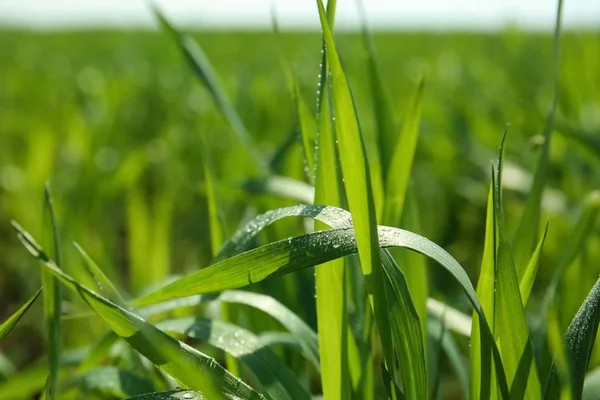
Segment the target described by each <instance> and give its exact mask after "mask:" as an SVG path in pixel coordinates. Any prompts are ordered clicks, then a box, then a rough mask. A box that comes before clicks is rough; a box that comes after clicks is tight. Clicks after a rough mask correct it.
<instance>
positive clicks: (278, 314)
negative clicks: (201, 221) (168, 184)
mask: <svg viewBox="0 0 600 400" xmlns="http://www.w3.org/2000/svg"><path fill="white" fill-rule="evenodd" d="M208 301H221V302H226V303H235V304H243V305H247V306H250V307H253V308H256V309H257V310H261V311H263V312H265V313H266V314H268V315H270V316H271V317H273V318H274V319H275V320H277V321H278V322H279V323H281V325H283V326H284V327H285V328H286V329H287V330H288V331H289V332H290V333H291V334H292V335H293V336H294V338H295V339H296V340H297V341H298V343H299V344H300V346H301V347H302V350H303V354H304V356H305V357H306V358H307V359H308V360H309V361H310V362H311V363H312V364H313V365H314V366H315V368H316V369H317V370H320V365H319V342H318V339H317V334H316V333H315V331H313V330H312V328H311V327H310V326H308V325H307V324H306V323H305V322H304V321H303V320H302V319H301V318H300V317H298V316H297V315H296V314H294V312H293V311H292V310H290V309H289V308H287V307H286V306H284V305H283V304H281V303H280V302H279V301H277V300H276V299H274V298H273V297H271V296H267V295H264V294H259V293H254V292H248V291H243V290H226V291H223V292H221V293H219V294H218V296H213V295H198V296H191V297H186V298H178V299H172V300H167V301H165V302H163V303H157V304H154V305H151V306H148V307H144V308H140V309H138V312H139V314H140V315H141V316H143V317H145V318H151V317H152V316H154V315H156V314H159V313H165V312H169V311H172V310H176V309H179V308H182V307H191V306H195V305H198V304H201V303H204V302H208Z"/></svg>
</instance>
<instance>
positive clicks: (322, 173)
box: [314, 4, 352, 400]
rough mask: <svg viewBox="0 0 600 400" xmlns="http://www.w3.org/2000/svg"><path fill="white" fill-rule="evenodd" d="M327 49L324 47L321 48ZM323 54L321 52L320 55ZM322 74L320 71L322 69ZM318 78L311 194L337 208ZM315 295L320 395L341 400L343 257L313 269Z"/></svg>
mask: <svg viewBox="0 0 600 400" xmlns="http://www.w3.org/2000/svg"><path fill="white" fill-rule="evenodd" d="M330 6H332V7H333V8H332V9H330V10H329V13H328V18H329V21H330V23H333V17H334V13H335V9H334V8H335V4H332V5H330ZM324 51H325V52H327V51H328V50H327V49H324ZM324 56H325V55H324ZM322 73H323V72H322ZM324 74H325V75H324V76H322V77H320V78H321V79H320V81H319V85H322V86H320V90H322V91H323V93H322V95H321V92H319V93H317V96H318V97H320V99H318V100H317V101H319V100H320V103H319V104H320V107H319V108H320V109H319V114H318V123H319V127H318V129H319V131H318V147H317V148H316V150H315V152H316V157H317V158H316V166H315V168H316V171H315V197H314V202H315V203H317V204H328V205H332V206H336V207H341V206H342V202H343V199H344V188H343V186H342V184H341V178H340V175H341V171H340V170H339V168H338V164H337V157H336V150H335V137H334V135H335V133H334V127H332V123H331V110H330V90H328V86H327V85H328V83H327V82H328V80H327V70H325V72H324ZM327 228H328V226H327V225H326V224H324V223H322V222H319V221H315V231H319V230H323V229H327ZM315 287H316V293H315V294H316V296H317V300H316V303H317V326H318V334H319V348H320V349H321V352H320V356H321V382H322V386H323V397H325V398H331V399H334V400H341V399H345V398H349V397H350V389H351V383H352V381H351V379H350V375H349V374H350V368H349V362H348V354H349V351H348V345H349V340H351V339H352V338H351V337H350V336H351V335H349V334H348V332H349V326H348V316H347V311H346V310H347V305H346V304H347V290H346V269H345V268H344V260H343V259H335V260H331V261H329V262H328V263H325V264H323V265H320V266H318V267H317V268H315Z"/></svg>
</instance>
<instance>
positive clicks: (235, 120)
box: [153, 7, 268, 175]
mask: <svg viewBox="0 0 600 400" xmlns="http://www.w3.org/2000/svg"><path fill="white" fill-rule="evenodd" d="M153 10H154V14H155V16H156V18H157V19H158V21H159V22H160V25H161V26H162V28H163V29H164V30H165V31H166V32H167V33H168V34H169V35H170V36H171V37H172V38H173V40H175V42H176V43H177V45H178V46H179V48H180V50H181V51H182V53H183V55H184V56H185V58H186V60H187V61H188V63H189V65H190V67H191V69H192V71H193V72H194V74H195V75H196V76H197V77H198V79H199V80H200V81H201V82H202V83H203V84H204V85H205V86H206V88H207V89H208V91H209V92H210V94H211V95H212V97H213V100H214V101H215V104H216V105H217V107H218V109H219V111H220V112H221V113H222V114H223V115H224V116H225V119H226V120H227V122H228V123H229V125H230V126H231V129H233V132H234V133H235V135H236V136H237V138H238V140H239V141H240V142H241V144H242V145H243V146H244V147H245V148H246V150H248V152H249V154H250V156H251V157H252V159H253V160H254V162H255V164H256V165H257V167H258V168H259V172H260V173H261V174H262V175H266V174H267V172H268V169H267V164H266V163H265V161H264V158H263V157H262V156H261V155H260V152H259V151H258V149H257V147H256V145H255V143H254V141H253V140H252V136H251V135H250V133H249V132H248V130H247V129H246V126H245V125H244V123H243V122H242V119H241V118H240V116H239V115H238V113H237V112H236V111H235V108H234V107H233V105H232V104H231V102H230V101H229V98H228V97H227V95H226V93H225V89H224V88H223V86H222V84H221V82H220V81H219V78H218V76H217V73H216V72H215V70H214V68H213V66H212V65H211V63H210V61H209V60H208V58H207V57H206V55H205V54H204V52H203V51H202V48H201V47H200V46H199V45H198V43H196V42H195V41H194V40H193V39H192V38H191V37H189V36H187V35H184V34H182V33H180V32H179V31H178V30H177V29H176V28H175V27H174V26H173V25H172V24H171V23H170V22H169V20H168V19H167V18H166V17H165V16H164V15H163V14H162V13H161V12H160V11H159V10H158V8H156V7H153Z"/></svg>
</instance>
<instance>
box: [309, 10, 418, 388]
mask: <svg viewBox="0 0 600 400" xmlns="http://www.w3.org/2000/svg"><path fill="white" fill-rule="evenodd" d="M317 4H318V6H319V16H320V19H321V27H322V28H323V35H324V39H325V43H326V48H327V52H326V54H327V61H328V64H329V68H330V71H331V79H332V103H333V114H334V117H335V130H336V135H337V136H336V137H337V140H338V145H337V148H338V152H339V158H340V164H341V169H342V175H343V177H344V186H345V189H346V195H347V198H348V205H349V208H350V212H351V213H352V217H353V221H354V225H355V227H356V231H357V232H358V235H357V237H356V240H357V243H358V248H359V257H360V260H361V267H362V270H363V274H364V275H365V280H366V285H367V291H368V293H369V298H370V300H371V305H372V307H373V310H374V316H375V321H376V325H377V328H378V331H379V338H380V340H381V346H382V350H383V355H384V358H385V362H386V365H387V367H388V368H389V370H390V371H391V373H392V375H393V372H394V370H395V360H394V351H393V346H392V337H391V333H390V322H389V317H388V314H387V310H386V309H387V303H386V297H385V291H384V286H383V273H382V268H381V259H380V255H379V241H378V239H377V221H376V215H377V214H376V211H375V203H374V200H373V194H372V189H371V178H370V171H369V164H368V160H367V155H366V150H365V145H364V142H363V139H362V136H361V133H360V128H359V124H358V119H357V116H356V110H355V107H354V102H353V99H352V94H351V92H350V86H349V84H348V80H347V78H346V75H345V73H344V71H343V69H342V65H341V62H340V59H339V56H338V53H337V49H336V45H335V42H334V39H333V33H332V31H331V29H330V27H329V22H328V21H327V16H326V14H325V9H324V7H323V3H322V2H321V1H320V0H317ZM403 377H404V378H406V381H405V382H404V385H405V388H406V391H407V393H408V397H409V398H413V396H417V397H418V395H419V394H421V393H422V395H425V392H423V386H425V388H426V384H425V382H413V381H412V380H411V379H410V378H412V375H411V374H406V376H403ZM421 397H422V396H421Z"/></svg>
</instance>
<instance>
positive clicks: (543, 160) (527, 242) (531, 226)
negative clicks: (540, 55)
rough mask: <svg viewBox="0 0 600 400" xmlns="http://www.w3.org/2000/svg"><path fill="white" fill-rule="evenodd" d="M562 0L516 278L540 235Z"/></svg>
mask: <svg viewBox="0 0 600 400" xmlns="http://www.w3.org/2000/svg"><path fill="white" fill-rule="evenodd" d="M562 4H563V1H562V0H558V8H557V12H556V24H555V29H554V65H553V75H552V80H553V86H554V96H553V99H552V105H551V106H550V111H549V112H548V116H547V117H546V123H545V125H544V132H543V136H544V144H543V146H542V151H541V154H540V158H539V160H538V163H537V166H536V171H535V175H534V179H533V185H532V187H531V190H530V192H529V196H528V198H527V202H526V203H525V210H524V211H523V215H522V217H521V220H520V222H519V225H518V226H517V230H516V231H515V235H514V237H513V243H514V259H515V265H516V268H517V277H518V279H519V281H520V280H522V279H523V275H524V274H525V269H526V268H527V264H528V261H529V259H530V257H531V253H532V252H533V251H534V247H535V240H536V238H537V237H538V230H539V226H540V215H541V201H542V192H543V191H544V187H545V186H546V181H547V175H548V172H547V171H548V158H549V154H550V141H551V139H552V131H553V130H554V116H555V114H556V106H557V104H558V81H559V74H560V31H561V24H562Z"/></svg>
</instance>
